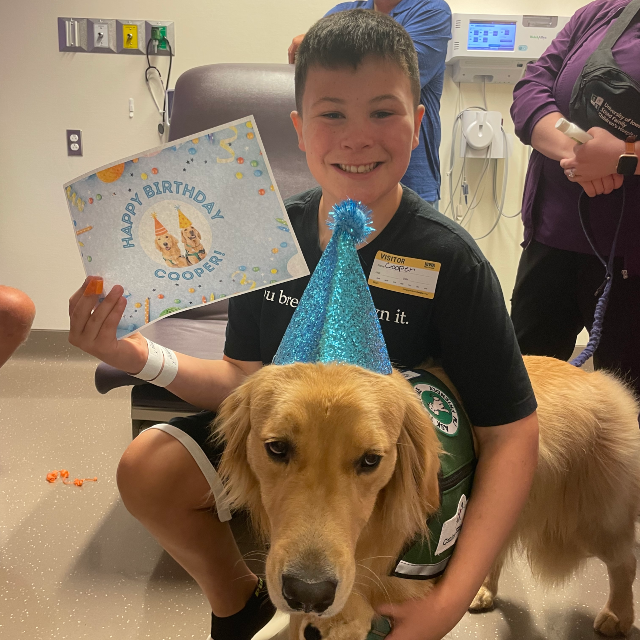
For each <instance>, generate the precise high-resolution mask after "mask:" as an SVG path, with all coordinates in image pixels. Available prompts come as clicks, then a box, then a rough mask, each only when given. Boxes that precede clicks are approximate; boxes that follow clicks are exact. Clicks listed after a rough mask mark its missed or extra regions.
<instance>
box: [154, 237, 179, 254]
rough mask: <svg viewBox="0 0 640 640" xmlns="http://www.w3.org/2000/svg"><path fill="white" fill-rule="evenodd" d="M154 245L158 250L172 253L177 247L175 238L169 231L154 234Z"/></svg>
mask: <svg viewBox="0 0 640 640" xmlns="http://www.w3.org/2000/svg"><path fill="white" fill-rule="evenodd" d="M156 247H157V248H158V251H161V252H162V253H173V252H174V251H175V250H177V249H179V247H178V240H177V238H176V237H175V236H173V235H171V234H170V233H165V234H164V235H161V236H156Z"/></svg>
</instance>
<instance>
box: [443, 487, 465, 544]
mask: <svg viewBox="0 0 640 640" xmlns="http://www.w3.org/2000/svg"><path fill="white" fill-rule="evenodd" d="M466 510H467V496H465V495H464V494H462V495H461V496H460V501H459V502H458V508H457V509H456V514H455V515H454V516H453V518H451V519H449V520H447V521H446V522H445V523H444V524H443V525H442V532H441V533H440V540H438V547H437V548H436V555H440V554H441V553H442V552H443V551H446V550H447V549H448V548H449V547H451V546H453V545H454V544H455V543H456V540H457V539H458V536H459V535H460V529H462V521H463V520H464V512H465V511H466Z"/></svg>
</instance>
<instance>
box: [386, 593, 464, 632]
mask: <svg viewBox="0 0 640 640" xmlns="http://www.w3.org/2000/svg"><path fill="white" fill-rule="evenodd" d="M467 607H468V604H467V603H465V602H462V601H461V600H460V598H456V597H455V595H453V596H447V595H446V594H444V592H443V589H442V586H441V583H437V584H436V585H435V586H434V587H433V590H432V591H430V592H429V593H428V594H427V595H426V596H425V597H424V598H421V599H419V600H408V601H407V602H403V603H401V604H385V605H382V606H380V607H379V608H378V613H379V614H380V615H383V616H387V617H388V618H391V619H392V620H393V631H392V632H391V633H390V634H389V635H388V636H387V640H441V639H442V638H444V636H446V635H447V633H449V631H451V629H453V627H455V626H456V624H458V621H459V620H460V618H462V616H463V615H464V614H465V612H466V610H467Z"/></svg>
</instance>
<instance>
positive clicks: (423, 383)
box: [367, 369, 476, 640]
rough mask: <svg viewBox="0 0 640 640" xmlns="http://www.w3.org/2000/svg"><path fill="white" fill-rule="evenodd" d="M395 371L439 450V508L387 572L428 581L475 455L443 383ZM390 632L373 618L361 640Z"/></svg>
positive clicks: (452, 538)
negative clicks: (426, 530) (427, 420)
mask: <svg viewBox="0 0 640 640" xmlns="http://www.w3.org/2000/svg"><path fill="white" fill-rule="evenodd" d="M400 373H402V375H403V376H404V377H405V378H406V379H407V380H408V381H409V382H410V383H411V385H412V386H413V388H414V390H415V392H416V393H417V394H418V395H419V396H420V399H421V400H422V406H423V407H424V408H425V411H427V413H428V414H429V417H430V418H431V421H432V422H433V424H434V426H435V429H436V433H437V435H438V439H439V440H440V444H441V445H442V448H443V450H444V453H442V454H441V456H440V473H439V474H438V485H439V487H440V509H439V510H438V511H437V512H436V513H435V514H433V515H432V516H431V517H430V518H429V520H428V522H427V524H428V527H429V534H428V537H423V536H420V537H419V538H417V539H415V540H413V541H412V542H411V543H410V544H409V545H408V546H407V548H406V549H404V550H403V552H402V554H401V555H400V558H399V560H398V563H397V565H396V568H395V569H394V571H393V572H392V573H391V575H393V576H396V577H398V578H409V579H413V580H431V579H432V578H437V577H438V576H440V575H442V573H444V570H445V567H446V566H447V564H448V562H449V559H450V558H451V555H452V554H453V549H454V548H455V544H456V540H457V539H458V534H459V533H460V529H461V527H462V520H463V518H464V512H465V510H466V507H467V501H468V499H469V495H470V493H471V485H472V484H473V474H474V471H475V468H476V455H475V451H474V448H473V435H472V434H471V423H470V422H469V419H468V418H467V414H466V413H465V412H464V409H463V408H462V407H461V406H460V403H459V402H458V401H457V400H456V398H455V396H454V395H453V393H452V392H451V390H450V389H449V388H448V387H447V385H446V384H444V382H442V380H440V379H439V378H437V377H436V376H434V375H433V374H432V373H429V372H428V371H423V370H422V369H404V370H401V371H400ZM390 633H391V623H390V621H389V620H387V619H386V618H375V619H374V620H373V622H372V625H371V631H370V632H369V634H368V635H367V640H380V638H384V637H386V636H387V635H389V634H390Z"/></svg>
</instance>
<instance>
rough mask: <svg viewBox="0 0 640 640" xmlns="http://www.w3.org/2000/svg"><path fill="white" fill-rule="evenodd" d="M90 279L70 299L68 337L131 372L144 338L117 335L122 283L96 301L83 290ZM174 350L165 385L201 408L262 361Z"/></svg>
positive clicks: (214, 403) (213, 404)
mask: <svg viewBox="0 0 640 640" xmlns="http://www.w3.org/2000/svg"><path fill="white" fill-rule="evenodd" d="M91 279H94V278H87V280H85V282H84V284H83V285H82V287H80V289H78V291H76V292H75V293H74V294H73V296H71V298H70V300H69V316H70V331H69V342H70V343H71V344H73V345H74V346H76V347H79V348H80V349H82V350H83V351H85V352H86V353H89V354H90V355H93V356H95V357H96V358H98V359H100V360H102V361H103V362H106V363H107V364H110V365H111V366H113V367H116V368H117V369H120V370H122V371H126V372H127V373H131V374H132V375H135V374H137V373H140V371H142V368H143V367H144V365H145V363H146V362H147V356H148V347H147V341H146V340H145V339H144V337H143V336H142V335H141V334H139V333H134V334H133V335H131V336H127V337H126V338H123V339H122V340H118V339H117V337H116V329H117V327H118V323H119V322H120V319H121V318H122V314H123V312H124V309H125V307H126V305H127V301H126V298H124V297H123V295H122V294H123V292H124V290H123V288H122V287H120V286H118V285H116V286H115V287H113V289H111V291H110V292H109V294H108V295H107V296H106V297H105V299H104V300H103V301H102V302H101V303H99V304H98V296H97V295H96V294H93V295H89V296H85V295H84V291H85V289H86V287H87V285H88V283H89V281H90V280H91ZM96 305H97V306H96ZM176 355H177V357H178V375H177V376H176V378H175V380H174V381H173V382H172V383H171V384H170V385H169V386H168V387H167V389H168V390H169V391H171V393H174V394H175V395H177V396H178V397H180V398H182V399H183V400H185V401H187V402H189V403H191V404H193V405H195V406H197V407H201V408H202V409H211V410H215V409H217V408H218V405H219V404H220V403H221V402H222V401H223V400H224V399H225V398H226V397H227V395H229V393H231V391H233V390H234V389H235V388H236V387H237V386H238V385H240V384H241V383H242V382H243V381H244V379H245V377H246V376H248V375H250V374H252V373H254V372H255V371H257V370H258V369H260V368H261V367H262V363H261V362H244V361H241V360H233V359H231V358H227V357H226V356H224V358H223V360H201V359H200V358H193V357H191V356H187V355H184V354H182V353H179V354H176Z"/></svg>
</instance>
